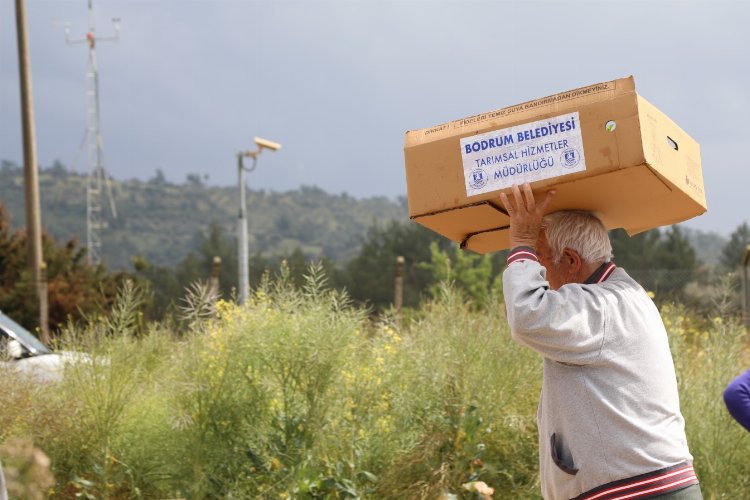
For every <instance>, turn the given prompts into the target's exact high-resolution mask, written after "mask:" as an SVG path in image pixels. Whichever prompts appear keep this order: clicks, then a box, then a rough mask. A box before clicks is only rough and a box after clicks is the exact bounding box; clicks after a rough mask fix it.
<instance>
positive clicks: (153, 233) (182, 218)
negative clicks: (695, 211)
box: [0, 161, 728, 269]
mask: <svg viewBox="0 0 750 500" xmlns="http://www.w3.org/2000/svg"><path fill="white" fill-rule="evenodd" d="M39 179H40V181H39V182H40V196H41V202H42V224H43V225H44V227H45V228H46V229H47V230H48V231H49V232H50V233H51V234H52V235H54V236H55V237H56V238H57V239H58V240H67V239H69V238H71V237H76V238H78V240H79V241H80V242H82V243H85V241H86V220H85V214H86V177H85V176H83V175H81V174H78V173H72V172H69V171H67V170H66V169H65V168H64V167H63V166H62V165H61V164H60V163H55V165H53V166H51V167H48V168H42V169H41V171H40V174H39ZM113 194H114V198H115V203H116V205H117V212H118V215H119V217H118V218H117V219H116V220H111V221H110V227H109V229H107V230H104V231H102V240H103V248H102V256H103V260H104V261H105V263H106V264H107V266H108V267H109V268H110V269H120V268H129V267H130V266H131V258H132V257H133V256H135V255H142V256H144V257H145V258H146V259H147V260H148V261H150V262H152V263H154V264H159V265H164V266H173V265H175V264H176V263H177V262H179V261H180V260H181V259H182V258H183V257H184V256H185V255H186V254H187V253H188V252H189V251H191V250H192V249H193V248H194V246H195V238H196V235H197V234H198V233H199V232H205V231H207V229H208V227H209V225H210V224H211V223H212V222H216V223H218V224H219V225H220V226H221V227H222V229H223V230H224V232H225V233H226V234H227V235H229V236H231V237H234V235H235V234H236V226H237V212H238V203H239V201H238V198H239V196H238V193H237V187H236V186H233V187H216V186H207V185H204V184H203V183H202V182H201V179H200V177H199V176H197V175H190V176H188V179H187V181H186V182H185V183H183V184H174V183H170V182H167V181H166V180H164V177H163V176H162V175H160V173H159V172H157V175H156V176H155V177H154V178H153V179H151V180H149V181H140V180H126V181H113ZM23 197H24V190H23V170H22V168H21V167H20V166H18V165H16V164H14V163H12V162H8V161H3V162H2V166H0V202H2V203H3V204H5V206H6V207H7V209H8V211H9V213H10V214H11V217H12V223H13V225H14V226H15V227H22V226H24V225H25V218H24V215H23V214H24V198H23ZM247 217H248V233H249V236H248V240H249V246H250V252H251V253H256V252H261V253H262V254H263V255H266V256H272V255H280V254H285V255H288V254H289V253H291V252H292V251H293V250H295V249H296V248H300V249H301V250H302V251H303V252H304V254H305V255H306V256H308V257H316V256H326V257H328V258H330V259H332V260H333V261H335V262H338V263H342V262H345V261H347V260H349V259H350V258H351V257H353V256H354V255H356V254H357V252H358V251H359V248H360V245H361V243H362V241H363V239H364V237H365V235H366V233H367V230H368V229H369V228H370V227H371V226H372V225H373V224H374V223H376V222H387V221H389V220H392V219H398V220H402V221H406V220H408V218H407V209H406V200H405V199H403V198H400V199H398V200H392V199H389V198H386V197H374V198H365V199H357V198H353V197H351V196H347V195H346V194H339V195H332V194H328V193H326V192H325V191H323V190H321V189H319V188H315V187H302V188H300V189H298V190H294V191H287V192H281V193H279V192H272V191H271V192H269V191H264V190H260V191H254V190H248V191H247ZM682 229H683V231H684V233H685V236H686V238H687V239H688V241H689V242H690V244H691V245H692V246H693V248H694V249H695V251H696V256H697V257H698V259H699V260H701V261H702V262H704V263H706V264H708V265H711V266H713V265H715V264H716V263H717V262H718V256H719V255H720V253H721V249H722V248H723V247H724V245H725V244H726V243H727V241H728V240H727V238H726V237H724V236H722V235H719V234H717V233H706V232H702V231H698V230H695V229H689V228H685V227H684V226H683V227H682Z"/></svg>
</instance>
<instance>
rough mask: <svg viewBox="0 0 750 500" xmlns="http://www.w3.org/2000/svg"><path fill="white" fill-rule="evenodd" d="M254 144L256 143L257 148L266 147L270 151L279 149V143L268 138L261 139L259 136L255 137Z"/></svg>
mask: <svg viewBox="0 0 750 500" xmlns="http://www.w3.org/2000/svg"><path fill="white" fill-rule="evenodd" d="M255 144H257V145H258V148H259V150H260V149H263V148H267V149H270V150H271V151H278V150H279V149H281V144H279V143H278V142H273V141H269V140H268V139H263V138H261V137H256V138H255Z"/></svg>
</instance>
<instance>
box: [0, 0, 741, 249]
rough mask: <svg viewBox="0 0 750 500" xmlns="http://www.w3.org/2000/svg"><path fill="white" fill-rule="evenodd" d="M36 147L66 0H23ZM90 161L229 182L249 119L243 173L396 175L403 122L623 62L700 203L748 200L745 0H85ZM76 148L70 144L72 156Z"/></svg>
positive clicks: (736, 206)
mask: <svg viewBox="0 0 750 500" xmlns="http://www.w3.org/2000/svg"><path fill="white" fill-rule="evenodd" d="M27 9H28V30H29V38H30V46H31V61H32V76H33V91H34V111H35V116H36V123H37V140H38V154H39V162H40V164H41V165H43V166H47V165H50V164H51V163H52V162H53V161H54V160H55V159H59V160H60V161H61V162H63V163H64V164H65V165H68V166H70V165H71V163H72V162H73V160H74V159H75V158H76V155H77V151H78V149H79V144H80V143H81V139H82V137H83V133H84V128H85V123H86V114H85V109H86V105H85V95H84V92H85V75H84V73H85V68H86V61H87V49H86V45H73V46H70V45H66V43H65V37H64V30H63V29H62V28H61V27H59V26H55V25H54V21H69V22H71V23H72V27H71V34H72V35H73V36H74V37H82V36H85V33H86V31H87V30H88V15H87V2H86V0H47V1H44V0H27ZM94 11H95V19H96V34H97V35H98V36H107V35H110V34H112V33H113V26H112V22H111V18H112V17H119V18H121V24H122V32H121V36H120V40H119V41H117V42H107V43H104V42H103V43H101V44H99V45H98V46H97V57H98V61H99V70H100V91H101V117H102V134H103V140H104V149H105V155H106V158H107V166H108V168H109V172H110V174H111V175H112V176H113V177H114V178H115V179H119V180H124V179H130V178H140V179H149V178H151V177H153V176H154V175H155V172H156V170H157V169H161V170H162V171H163V172H164V173H165V175H166V177H167V179H169V180H170V181H173V182H182V181H184V180H185V178H186V175H187V174H190V173H195V174H200V175H201V176H204V175H208V176H209V180H208V182H209V183H211V184H217V185H236V182H237V170H236V159H235V155H236V153H237V151H239V150H241V149H248V148H251V147H252V145H253V142H252V140H253V137H254V136H261V137H265V138H267V139H271V140H273V141H276V142H280V143H282V145H283V149H282V150H281V151H279V152H278V153H270V152H266V153H263V155H262V156H261V157H260V161H259V165H258V168H257V170H256V171H255V172H253V173H252V174H250V175H249V177H248V185H249V186H250V187H251V188H252V189H260V188H264V189H268V190H277V191H282V190H288V189H294V188H296V187H298V186H300V185H303V184H304V185H316V186H319V187H321V188H323V189H324V190H326V191H328V192H331V193H341V192H347V193H348V194H350V195H354V196H358V197H364V196H372V195H386V196H391V197H393V196H397V195H404V194H406V184H405V177H404V162H403V137H404V132H405V131H406V130H408V129H416V128H423V127H427V126H431V125H436V124H440V123H443V122H446V121H449V120H453V119H458V118H461V117H464V116H469V115H473V114H477V113H481V112H485V111H490V110H493V109H499V108H503V107H506V106H510V105H513V104H517V103H520V102H523V101H527V100H531V99H535V98H539V97H543V96H547V95H550V94H554V93H557V92H561V91H564V90H569V89H572V88H576V87H580V86H585V85H588V84H593V83H597V82H602V81H608V80H613V79H616V78H620V77H624V76H628V75H633V76H634V77H635V80H636V88H637V90H638V92H639V93H640V94H641V95H643V96H644V97H645V98H646V99H648V100H649V101H651V102H652V103H653V104H654V105H656V106H657V107H658V108H660V109H661V110H662V111H664V112H665V113H666V114H667V115H669V116H670V117H671V118H672V119H673V120H674V121H675V122H677V123H678V124H679V125H681V126H682V128H683V129H684V130H685V131H687V132H688V133H689V134H690V135H692V136H693V137H694V138H695V139H696V140H697V141H698V142H699V143H700V144H701V148H702V161H703V175H704V180H705V185H706V192H707V197H708V207H709V208H708V213H707V214H706V215H703V216H701V217H698V218H696V219H693V220H692V221H690V222H689V223H687V224H686V225H687V226H688V227H693V228H696V229H701V230H704V231H717V232H719V233H722V234H724V235H727V234H729V233H730V232H732V231H733V230H734V229H735V228H736V227H737V226H738V225H739V224H740V223H741V222H742V221H743V220H750V197H748V195H747V193H748V190H750V159H749V158H750V155H748V154H747V152H746V151H747V149H748V147H750V141H748V139H747V135H748V125H747V123H748V117H750V25H749V23H748V21H749V20H750V2H745V1H738V2H726V1H717V0H713V1H671V2H665V1H655V0H650V1H642V2H640V1H639V2H635V1H606V0H602V1H592V2H573V1H562V0H561V1H554V2H534V1H523V2H521V1H518V2H506V1H467V0H464V1H458V0H456V1H418V0H412V1H407V0H402V1H377V0H370V1H354V0H350V1H343V0H342V1H319V0H304V1H296V2H293V1H284V0H256V1H250V0H234V1H218V0H192V1H188V0H183V1H178V0H171V1H167V0H119V1H113V0H94ZM14 21H15V12H14V2H12V1H10V0H6V1H3V2H0V132H1V133H0V158H1V159H8V160H12V161H15V162H18V163H21V162H22V159H23V153H22V143H21V135H20V104H19V87H18V62H17V53H16V30H15V23H14ZM86 168H87V167H86V163H85V154H81V156H80V157H79V159H78V162H77V168H76V170H78V171H79V172H83V171H85V170H86Z"/></svg>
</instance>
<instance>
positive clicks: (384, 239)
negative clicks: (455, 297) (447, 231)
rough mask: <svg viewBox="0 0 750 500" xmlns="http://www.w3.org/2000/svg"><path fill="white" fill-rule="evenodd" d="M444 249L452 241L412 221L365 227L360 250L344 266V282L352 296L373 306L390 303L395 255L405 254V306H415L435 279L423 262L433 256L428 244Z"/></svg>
mask: <svg viewBox="0 0 750 500" xmlns="http://www.w3.org/2000/svg"><path fill="white" fill-rule="evenodd" d="M433 242H435V244H436V245H437V247H438V248H439V249H442V250H447V249H448V248H449V247H450V244H451V242H450V241H449V240H447V239H445V238H443V237H442V236H439V235H437V234H436V233H434V232H432V231H430V230H428V229H425V228H424V227H422V226H420V225H418V224H415V223H413V222H408V223H401V222H397V221H391V222H389V223H387V224H386V225H380V224H375V225H373V226H372V227H371V228H370V230H369V231H368V234H367V237H366V239H365V241H364V243H363V244H362V246H361V248H360V251H359V254H358V255H357V256H356V257H354V258H353V259H352V260H351V261H349V262H348V264H347V265H346V267H345V279H344V283H345V285H346V288H347V289H348V290H349V293H350V294H351V296H352V298H354V299H355V300H358V301H360V302H364V303H368V304H371V305H372V306H374V307H375V308H376V309H383V308H387V307H389V306H390V305H391V304H392V303H393V293H394V282H395V274H396V257H398V256H403V257H404V258H405V261H406V262H405V266H404V267H405V268H404V306H407V307H416V306H417V305H419V302H420V299H421V297H422V295H424V294H425V293H427V292H428V289H429V287H430V286H431V285H432V284H433V283H435V276H434V275H433V273H432V271H431V270H430V269H429V268H425V266H424V265H423V264H425V263H428V262H430V261H431V259H432V254H431V252H430V244H431V243H433Z"/></svg>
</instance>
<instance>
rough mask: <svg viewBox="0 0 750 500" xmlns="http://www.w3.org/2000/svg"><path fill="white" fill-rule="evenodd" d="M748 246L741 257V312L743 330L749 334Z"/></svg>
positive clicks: (749, 270) (749, 273) (749, 259)
mask: <svg viewBox="0 0 750 500" xmlns="http://www.w3.org/2000/svg"><path fill="white" fill-rule="evenodd" d="M748 265H750V245H747V246H746V247H745V255H743V256H742V311H743V313H744V319H745V329H746V330H747V331H748V333H750V269H748Z"/></svg>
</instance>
